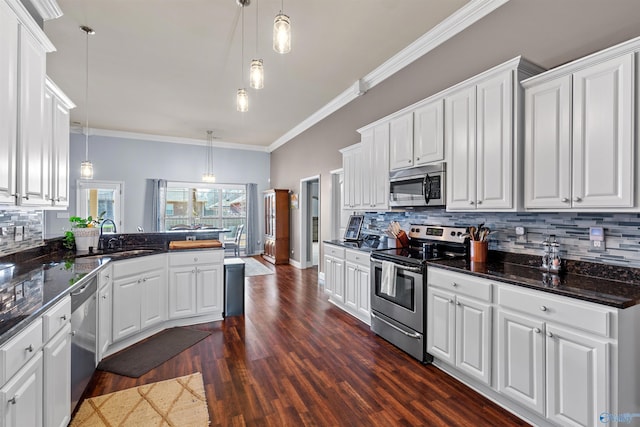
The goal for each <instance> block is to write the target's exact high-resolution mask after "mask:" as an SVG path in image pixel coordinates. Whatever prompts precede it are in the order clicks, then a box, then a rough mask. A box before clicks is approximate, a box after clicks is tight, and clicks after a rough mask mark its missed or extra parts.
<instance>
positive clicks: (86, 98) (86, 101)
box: [83, 28, 91, 161]
mask: <svg viewBox="0 0 640 427" xmlns="http://www.w3.org/2000/svg"><path fill="white" fill-rule="evenodd" d="M83 30H84V31H85V32H86V33H87V43H86V45H87V46H86V49H87V52H86V55H85V57H86V60H87V75H86V78H85V88H84V108H85V111H86V115H85V131H86V132H85V143H84V159H85V160H87V161H88V160H89V32H90V31H91V30H90V29H88V28H83Z"/></svg>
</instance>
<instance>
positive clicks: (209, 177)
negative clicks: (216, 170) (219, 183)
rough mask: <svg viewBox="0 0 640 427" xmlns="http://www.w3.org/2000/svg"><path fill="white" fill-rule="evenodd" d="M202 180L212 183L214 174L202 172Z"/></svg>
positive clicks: (214, 180) (214, 178)
mask: <svg viewBox="0 0 640 427" xmlns="http://www.w3.org/2000/svg"><path fill="white" fill-rule="evenodd" d="M202 181H203V182H209V183H214V182H216V176H215V175H214V174H212V173H203V174H202Z"/></svg>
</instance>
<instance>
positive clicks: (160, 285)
mask: <svg viewBox="0 0 640 427" xmlns="http://www.w3.org/2000/svg"><path fill="white" fill-rule="evenodd" d="M162 273H163V274H159V273H156V272H153V271H148V272H146V273H144V274H143V276H142V279H141V280H142V290H141V292H142V298H141V305H140V316H141V319H140V322H141V325H140V326H141V328H142V329H144V328H147V327H149V326H152V325H155V324H158V323H161V322H163V321H165V320H166V319H167V299H166V298H167V289H166V283H167V282H166V276H165V274H166V272H165V270H162Z"/></svg>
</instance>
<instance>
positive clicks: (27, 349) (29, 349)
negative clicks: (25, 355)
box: [25, 344, 33, 353]
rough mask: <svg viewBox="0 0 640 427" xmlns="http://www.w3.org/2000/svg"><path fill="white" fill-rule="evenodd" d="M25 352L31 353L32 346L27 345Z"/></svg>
mask: <svg viewBox="0 0 640 427" xmlns="http://www.w3.org/2000/svg"><path fill="white" fill-rule="evenodd" d="M25 351H28V352H29V353H33V344H29V347H27V348H25Z"/></svg>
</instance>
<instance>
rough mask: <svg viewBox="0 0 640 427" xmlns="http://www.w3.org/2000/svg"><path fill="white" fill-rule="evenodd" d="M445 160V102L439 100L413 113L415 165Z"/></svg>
mask: <svg viewBox="0 0 640 427" xmlns="http://www.w3.org/2000/svg"><path fill="white" fill-rule="evenodd" d="M443 160H444V101H443V100H442V99H438V100H436V101H434V102H430V103H428V104H426V105H424V106H422V107H420V108H418V109H417V110H416V111H414V112H413V165H414V166H421V165H424V164H427V163H431V162H440V161H443Z"/></svg>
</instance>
